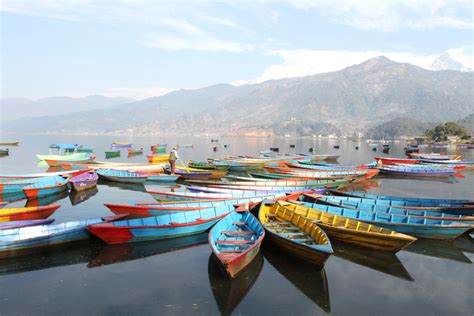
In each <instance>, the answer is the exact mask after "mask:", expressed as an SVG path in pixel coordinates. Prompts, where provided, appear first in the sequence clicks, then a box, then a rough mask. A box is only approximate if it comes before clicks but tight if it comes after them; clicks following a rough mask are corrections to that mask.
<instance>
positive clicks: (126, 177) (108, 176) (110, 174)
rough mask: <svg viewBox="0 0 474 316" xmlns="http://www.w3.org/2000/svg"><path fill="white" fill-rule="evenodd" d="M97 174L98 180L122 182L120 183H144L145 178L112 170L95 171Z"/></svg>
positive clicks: (133, 173) (132, 173)
mask: <svg viewBox="0 0 474 316" xmlns="http://www.w3.org/2000/svg"><path fill="white" fill-rule="evenodd" d="M96 172H97V174H98V175H99V177H100V178H103V179H105V180H108V181H114V182H122V183H145V181H146V179H147V176H146V175H143V174H140V173H135V172H128V171H122V170H114V169H97V170H96Z"/></svg>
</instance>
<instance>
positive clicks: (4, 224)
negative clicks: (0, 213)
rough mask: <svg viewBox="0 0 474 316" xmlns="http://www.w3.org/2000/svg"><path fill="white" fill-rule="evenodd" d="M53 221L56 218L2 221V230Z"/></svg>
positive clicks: (0, 224)
mask: <svg viewBox="0 0 474 316" xmlns="http://www.w3.org/2000/svg"><path fill="white" fill-rule="evenodd" d="M53 222H54V219H32V220H23V221H11V222H0V230H5V229H15V228H21V227H30V226H38V225H49V224H51V223H53Z"/></svg>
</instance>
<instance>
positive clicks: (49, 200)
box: [25, 190, 68, 207]
mask: <svg viewBox="0 0 474 316" xmlns="http://www.w3.org/2000/svg"><path fill="white" fill-rule="evenodd" d="M67 196H68V192H67V190H66V191H61V192H59V193H57V194H54V195H48V196H44V197H40V198H37V199H34V200H27V201H26V203H25V207H32V206H45V205H50V204H53V203H55V202H57V201H59V200H62V199H64V198H66V197H67Z"/></svg>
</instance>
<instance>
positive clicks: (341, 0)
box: [289, 0, 474, 32]
mask: <svg viewBox="0 0 474 316" xmlns="http://www.w3.org/2000/svg"><path fill="white" fill-rule="evenodd" d="M289 3H290V4H291V5H292V6H293V7H295V8H297V9H300V10H317V11H318V12H319V13H320V14H321V15H323V16H327V17H329V18H331V19H332V20H333V21H334V22H336V23H342V24H345V25H348V26H351V27H354V28H357V29H360V30H365V31H367V30H375V31H383V32H396V31H398V30H400V29H417V30H427V29H428V30H429V29H434V28H441V27H443V28H454V29H464V30H470V29H472V28H473V27H474V23H473V20H472V2H471V1H443V0H359V1H353V0H334V1H323V0H289Z"/></svg>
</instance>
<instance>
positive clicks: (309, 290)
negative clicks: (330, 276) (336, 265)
mask: <svg viewBox="0 0 474 316" xmlns="http://www.w3.org/2000/svg"><path fill="white" fill-rule="evenodd" d="M263 254H264V256H265V259H266V260H267V261H268V263H270V264H271V265H272V266H273V267H274V268H275V269H276V270H277V271H278V272H280V273H281V275H283V276H284V277H285V278H286V279H287V280H288V281H290V283H291V284H293V285H294V286H295V287H296V288H297V289H298V290H300V291H301V292H302V293H303V294H304V295H305V296H306V297H308V298H309V299H310V300H311V301H313V302H314V303H315V304H316V305H318V306H319V307H320V308H321V309H322V310H324V311H325V312H327V313H329V312H331V302H330V299H329V286H328V281H327V278H326V272H325V271H324V268H323V269H321V270H319V269H318V268H316V267H315V266H314V265H312V264H310V263H308V262H305V261H300V260H297V259H296V258H290V257H288V256H285V255H284V254H283V253H281V252H280V251H278V250H277V249H270V248H269V247H265V248H264V250H263Z"/></svg>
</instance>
